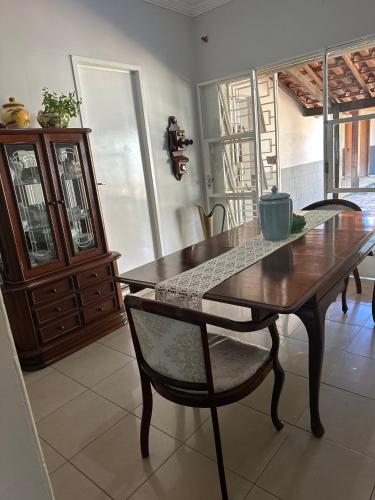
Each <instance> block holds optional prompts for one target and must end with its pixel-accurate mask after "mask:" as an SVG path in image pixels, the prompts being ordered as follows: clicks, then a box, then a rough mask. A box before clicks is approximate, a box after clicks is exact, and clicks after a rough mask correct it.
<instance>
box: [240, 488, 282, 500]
mask: <svg viewBox="0 0 375 500" xmlns="http://www.w3.org/2000/svg"><path fill="white" fill-rule="evenodd" d="M245 500H278V499H277V497H275V496H273V495H271V493H268V492H267V491H265V490H262V488H259V487H258V486H254V488H253V489H252V490H251V491H250V493H249V494H248V495H247V497H246V499H245Z"/></svg>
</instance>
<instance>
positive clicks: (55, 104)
mask: <svg viewBox="0 0 375 500" xmlns="http://www.w3.org/2000/svg"><path fill="white" fill-rule="evenodd" d="M42 95H43V100H42V104H43V106H44V109H43V110H40V111H39V113H38V116H37V119H38V122H39V124H40V126H41V127H43V128H48V127H57V128H65V127H68V126H69V122H70V119H71V118H73V117H76V116H78V113H79V108H80V105H81V103H82V100H81V99H78V98H77V96H76V93H75V92H69V93H68V94H62V93H61V94H60V95H59V94H58V93H57V92H50V91H49V90H48V88H46V87H44V88H43V94H42Z"/></svg>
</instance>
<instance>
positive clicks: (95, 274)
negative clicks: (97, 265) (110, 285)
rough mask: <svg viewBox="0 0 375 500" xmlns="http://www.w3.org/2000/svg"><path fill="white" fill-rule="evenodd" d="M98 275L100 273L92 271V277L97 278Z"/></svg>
mask: <svg viewBox="0 0 375 500" xmlns="http://www.w3.org/2000/svg"><path fill="white" fill-rule="evenodd" d="M98 276H99V274H98V273H92V275H91V277H92V278H97V277H98Z"/></svg>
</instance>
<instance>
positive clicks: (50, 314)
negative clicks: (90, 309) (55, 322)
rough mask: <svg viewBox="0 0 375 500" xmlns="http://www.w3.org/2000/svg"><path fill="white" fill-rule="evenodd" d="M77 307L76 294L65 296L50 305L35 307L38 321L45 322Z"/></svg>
mask: <svg viewBox="0 0 375 500" xmlns="http://www.w3.org/2000/svg"><path fill="white" fill-rule="evenodd" d="M76 308H77V300H76V298H75V296H74V295H72V296H71V297H67V298H63V299H60V300H57V301H56V302H52V303H51V304H48V306H44V307H39V308H38V309H35V314H36V317H37V321H38V323H43V322H45V321H48V320H50V319H53V318H57V317H59V316H62V315H63V314H66V313H67V312H69V311H72V310H74V309H76Z"/></svg>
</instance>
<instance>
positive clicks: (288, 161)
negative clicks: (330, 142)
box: [278, 89, 324, 210]
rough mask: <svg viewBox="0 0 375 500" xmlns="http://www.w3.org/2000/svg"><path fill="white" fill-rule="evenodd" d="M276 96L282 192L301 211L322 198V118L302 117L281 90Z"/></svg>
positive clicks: (289, 98) (295, 105)
mask: <svg viewBox="0 0 375 500" xmlns="http://www.w3.org/2000/svg"><path fill="white" fill-rule="evenodd" d="M278 95H279V99H278V122H279V154H280V166H281V189H282V190H283V191H286V192H288V193H290V196H291V198H292V200H293V204H294V208H295V209H296V210H300V209H301V208H304V207H306V206H307V205H310V204H311V203H314V202H315V201H319V200H322V199H323V198H324V169H323V118H322V117H316V118H315V117H312V116H309V117H307V116H303V114H302V112H301V110H300V108H299V107H298V105H297V103H296V102H295V101H294V100H293V99H292V98H291V97H289V96H288V95H287V94H286V93H285V92H284V91H283V90H281V89H280V90H279V93H278Z"/></svg>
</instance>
